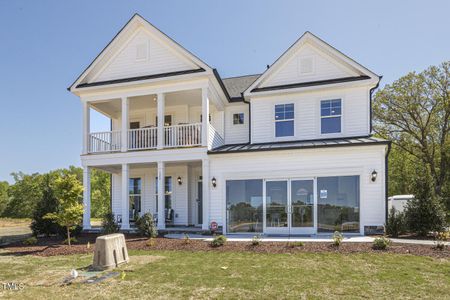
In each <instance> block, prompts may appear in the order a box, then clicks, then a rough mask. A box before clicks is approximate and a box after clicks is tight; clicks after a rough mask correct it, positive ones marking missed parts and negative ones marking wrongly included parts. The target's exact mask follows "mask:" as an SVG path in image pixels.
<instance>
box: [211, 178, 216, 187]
mask: <svg viewBox="0 0 450 300" xmlns="http://www.w3.org/2000/svg"><path fill="white" fill-rule="evenodd" d="M211 184H212V186H213V187H216V186H217V180H216V177H213V178H212V179H211Z"/></svg>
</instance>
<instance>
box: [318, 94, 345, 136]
mask: <svg viewBox="0 0 450 300" xmlns="http://www.w3.org/2000/svg"><path fill="white" fill-rule="evenodd" d="M341 118H342V101H341V99H335V100H323V101H321V102H320V128H321V129H320V130H321V133H339V132H341Z"/></svg>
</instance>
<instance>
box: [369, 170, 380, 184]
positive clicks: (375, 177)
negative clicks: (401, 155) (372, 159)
mask: <svg viewBox="0 0 450 300" xmlns="http://www.w3.org/2000/svg"><path fill="white" fill-rule="evenodd" d="M377 176H378V173H377V171H375V170H373V171H372V174H371V176H370V180H372V182H375V181H376V180H377Z"/></svg>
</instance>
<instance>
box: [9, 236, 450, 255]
mask: <svg viewBox="0 0 450 300" xmlns="http://www.w3.org/2000/svg"><path fill="white" fill-rule="evenodd" d="M95 238H96V235H94V234H83V235H81V236H80V237H78V242H77V243H75V244H74V245H72V246H71V247H69V246H67V245H63V244H62V240H61V239H57V238H52V237H50V238H39V239H38V243H37V244H36V245H33V246H24V245H23V244H22V243H20V242H17V243H14V244H10V245H7V246H4V247H2V248H3V249H5V250H8V251H9V252H10V254H11V252H12V253H14V254H15V255H36V256H55V255H69V254H84V253H92V252H93V251H94V247H95ZM126 241H127V247H128V249H130V250H182V251H191V252H195V251H217V252H233V251H238V252H255V253H298V252H311V253H322V252H334V253H342V254H349V253H385V254H388V253H396V254H411V255H419V256H429V257H435V258H446V259H448V258H450V247H448V246H447V247H446V248H445V249H444V250H439V249H436V248H435V247H434V246H428V245H412V244H395V243H394V244H392V245H391V246H390V247H389V249H388V250H374V249H372V244H371V243H342V244H341V246H340V247H335V246H333V245H332V244H331V243H321V242H305V243H304V245H303V246H298V245H296V244H295V243H291V244H288V243H286V242H262V243H260V244H259V245H256V246H254V245H252V244H251V242H227V243H226V244H225V245H224V246H221V247H211V246H210V243H209V242H204V241H200V240H190V241H188V242H186V241H184V240H176V239H166V238H156V239H153V242H152V243H151V244H150V245H149V243H148V239H147V238H142V237H138V236H136V235H127V236H126ZM88 243H89V244H90V247H88V246H87V244H88Z"/></svg>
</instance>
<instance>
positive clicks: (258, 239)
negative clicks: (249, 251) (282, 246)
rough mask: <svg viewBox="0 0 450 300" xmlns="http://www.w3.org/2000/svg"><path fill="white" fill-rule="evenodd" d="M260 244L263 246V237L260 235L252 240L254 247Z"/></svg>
mask: <svg viewBox="0 0 450 300" xmlns="http://www.w3.org/2000/svg"><path fill="white" fill-rule="evenodd" d="M259 244H261V235H259V234H258V235H255V236H254V237H253V238H252V245H253V246H258V245H259Z"/></svg>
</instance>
